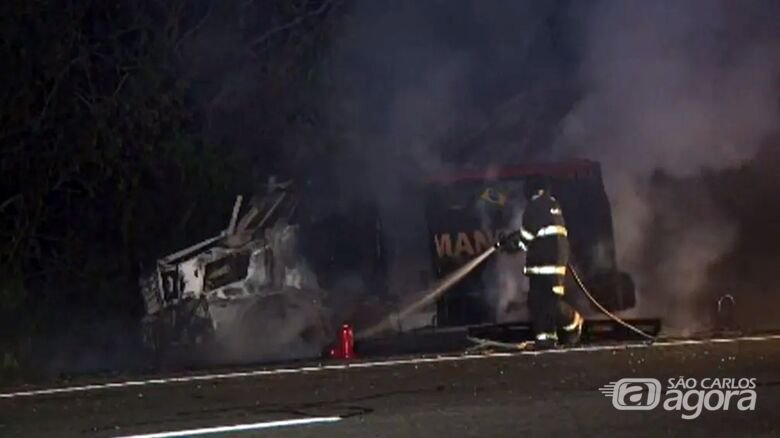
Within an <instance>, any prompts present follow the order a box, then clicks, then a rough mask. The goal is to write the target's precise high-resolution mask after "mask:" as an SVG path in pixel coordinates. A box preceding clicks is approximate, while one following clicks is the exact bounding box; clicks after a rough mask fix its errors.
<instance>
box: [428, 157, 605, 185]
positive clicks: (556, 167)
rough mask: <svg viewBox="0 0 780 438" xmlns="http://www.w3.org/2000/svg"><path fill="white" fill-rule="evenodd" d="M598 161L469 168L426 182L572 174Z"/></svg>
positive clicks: (585, 169)
mask: <svg viewBox="0 0 780 438" xmlns="http://www.w3.org/2000/svg"><path fill="white" fill-rule="evenodd" d="M597 166H598V163H596V162H595V161H590V160H573V161H562V162H558V163H536V164H523V165H513V166H501V167H492V168H488V169H469V170H458V171H454V172H449V173H444V174H440V175H436V176H434V177H432V178H430V179H428V182H430V183H436V184H450V183H454V182H464V181H484V180H497V179H503V178H517V177H524V176H532V175H545V176H563V177H566V176H574V175H576V174H577V173H579V172H584V171H588V170H593V169H594V168H596V167H597Z"/></svg>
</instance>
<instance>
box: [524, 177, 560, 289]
mask: <svg viewBox="0 0 780 438" xmlns="http://www.w3.org/2000/svg"><path fill="white" fill-rule="evenodd" d="M567 235H568V232H567V230H566V222H565V221H564V219H563V212H562V211H561V206H560V204H559V203H558V201H557V200H556V199H555V198H554V197H552V196H551V195H550V194H549V193H548V192H546V191H540V192H539V193H537V194H536V195H534V196H533V197H532V198H531V201H530V203H529V204H528V206H527V207H526V210H525V213H524V214H523V225H522V228H521V229H520V233H518V237H519V239H518V240H517V245H518V247H519V249H522V250H525V251H526V252H527V254H526V259H525V269H524V272H525V274H526V275H565V274H566V264H567V263H568V260H569V241H568V238H567Z"/></svg>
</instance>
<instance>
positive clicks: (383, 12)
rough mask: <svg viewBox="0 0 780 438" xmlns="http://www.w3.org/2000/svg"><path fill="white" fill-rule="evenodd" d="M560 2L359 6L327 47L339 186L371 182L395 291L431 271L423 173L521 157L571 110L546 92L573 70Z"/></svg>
mask: <svg viewBox="0 0 780 438" xmlns="http://www.w3.org/2000/svg"><path fill="white" fill-rule="evenodd" d="M561 4H563V3H562V2H473V1H464V0H457V1H427V2H418V1H399V2H392V3H390V2H355V4H354V10H353V11H352V13H351V14H350V18H349V20H348V22H347V25H346V28H345V30H344V33H343V35H342V37H341V38H340V40H339V41H338V43H337V45H336V48H335V50H334V52H335V56H334V61H333V67H332V72H331V76H332V77H333V80H334V87H333V90H332V94H331V96H330V99H329V101H328V106H329V108H331V109H332V111H331V113H332V118H333V129H334V130H335V133H336V135H337V136H339V137H340V138H341V139H342V142H341V144H342V149H341V151H340V157H339V160H340V162H338V164H337V165H338V166H339V169H340V170H341V174H342V176H343V179H344V180H345V182H344V183H343V184H342V187H346V188H345V191H347V192H349V191H354V190H355V189H354V187H355V186H358V187H359V188H366V187H367V188H368V193H369V196H372V197H374V198H375V199H376V200H378V201H379V203H380V206H381V210H382V216H383V219H384V223H385V224H386V231H387V233H388V236H389V238H388V242H389V246H390V248H389V249H390V250H391V252H392V260H394V261H395V263H394V265H393V266H391V275H390V277H391V285H390V289H391V290H395V291H396V292H399V293H404V292H413V291H415V290H417V289H419V288H420V287H421V286H422V284H421V283H420V282H418V281H416V279H417V278H419V277H417V276H416V275H414V274H415V273H416V272H417V271H419V270H425V269H426V268H427V267H428V266H430V264H431V263H430V259H429V257H430V256H429V254H428V237H427V235H426V234H425V233H426V232H427V228H426V224H425V222H424V217H423V211H422V210H423V208H422V206H423V204H422V203H423V200H422V198H421V193H420V184H421V183H422V182H424V181H425V179H426V178H428V177H430V176H432V175H434V174H436V173H441V172H442V171H445V170H446V169H448V168H450V167H452V166H463V165H464V164H465V163H466V162H470V163H479V164H480V165H483V166H484V165H490V164H492V163H497V162H506V161H515V162H521V161H524V159H525V158H527V157H526V155H527V154H530V153H531V152H532V151H533V149H534V147H536V148H538V147H539V145H540V144H542V143H544V142H545V141H546V142H547V143H549V139H550V138H551V137H552V132H553V126H552V124H550V123H544V121H545V120H547V119H550V118H553V119H554V118H555V117H556V116H555V112H556V111H557V112H558V114H557V117H561V116H562V115H563V114H565V110H566V109H568V107H567V106H566V103H565V102H563V103H561V99H560V98H557V96H556V95H555V93H554V91H555V90H558V89H559V88H561V84H562V83H563V82H564V81H565V79H564V78H565V75H566V70H567V68H568V66H569V64H570V63H571V60H570V59H569V55H570V54H569V53H568V52H567V51H566V47H565V41H564V39H565V36H557V34H556V32H557V31H556V27H557V26H563V24H564V23H563V22H564V21H565V20H566V16H565V14H562V12H563V9H562V8H561V6H560V5H561ZM551 96H552V98H549V99H546V98H548V97H551ZM545 99H546V101H547V103H548V104H547V105H545V104H544V103H545ZM550 102H555V103H557V105H551V104H550ZM518 125H523V126H524V129H522V130H518V129H516V127H517V126H518ZM513 128H515V129H513ZM496 132H501V133H507V132H513V134H511V135H493V134H494V133H496ZM515 134H517V135H515ZM486 143H487V144H486ZM355 181H359V183H358V184H355ZM409 273H412V276H411V278H410V275H409Z"/></svg>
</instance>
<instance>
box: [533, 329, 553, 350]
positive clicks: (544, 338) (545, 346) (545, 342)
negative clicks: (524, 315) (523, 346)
mask: <svg viewBox="0 0 780 438" xmlns="http://www.w3.org/2000/svg"><path fill="white" fill-rule="evenodd" d="M557 345H558V335H557V334H556V333H555V332H550V333H546V332H541V333H537V334H536V340H535V341H534V345H533V349H534V350H549V349H551V348H555V347H557Z"/></svg>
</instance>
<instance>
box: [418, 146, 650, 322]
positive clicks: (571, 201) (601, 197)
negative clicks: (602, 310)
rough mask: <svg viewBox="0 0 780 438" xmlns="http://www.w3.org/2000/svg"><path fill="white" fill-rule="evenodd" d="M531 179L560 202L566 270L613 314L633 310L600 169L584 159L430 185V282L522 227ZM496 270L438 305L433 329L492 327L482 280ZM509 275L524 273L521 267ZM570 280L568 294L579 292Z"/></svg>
mask: <svg viewBox="0 0 780 438" xmlns="http://www.w3.org/2000/svg"><path fill="white" fill-rule="evenodd" d="M532 177H544V178H545V179H547V180H548V181H549V183H550V186H551V190H552V193H553V194H554V196H555V197H556V198H557V199H558V200H559V202H560V203H561V208H562V210H563V212H564V216H565V219H566V226H567V228H568V235H569V241H570V245H571V260H570V261H571V264H572V265H573V266H574V267H575V269H577V271H578V273H579V274H580V275H581V277H583V281H584V282H585V284H586V285H587V286H588V288H589V289H590V290H591V292H592V293H593V294H594V295H595V297H596V299H597V300H598V301H599V302H600V303H601V304H602V305H604V306H605V307H606V308H607V309H608V310H610V311H621V310H627V309H630V308H632V307H634V306H635V304H636V291H635V286H634V283H633V281H632V279H631V277H630V276H629V275H628V274H626V273H624V272H621V271H620V270H619V268H618V263H617V257H616V253H615V241H614V231H613V224H612V211H611V206H610V203H609V199H608V197H607V194H606V191H605V189H604V183H603V180H602V176H601V168H600V165H599V163H597V162H594V161H589V160H573V161H567V162H559V163H546V164H533V165H511V166H502V167H496V168H492V169H489V170H464V171H456V172H450V173H447V174H442V175H439V176H437V177H435V178H432V179H431V180H430V181H429V184H428V189H427V190H426V192H427V200H426V218H427V222H428V230H429V237H430V250H431V256H432V260H433V271H434V274H435V276H436V277H438V278H441V277H443V276H445V275H447V274H448V273H450V272H452V271H453V270H454V269H456V268H458V267H460V266H461V265H462V264H463V263H465V262H466V261H468V260H469V259H470V258H471V257H473V256H474V255H476V254H478V253H479V252H481V251H483V250H484V249H487V248H488V247H489V246H490V245H492V244H493V243H495V242H496V239H499V238H500V237H501V235H502V233H504V232H506V231H508V230H514V229H517V228H518V227H519V225H520V218H521V215H522V210H523V208H524V204H525V199H524V198H525V197H524V190H523V185H524V184H525V183H526V182H527V181H528V179H529V178H532ZM499 257H502V256H499ZM503 257H505V256H503ZM496 269H497V268H496V261H495V258H494V260H491V261H489V262H488V263H486V264H485V265H484V266H483V267H481V268H480V271H481V272H477V273H475V274H474V275H471V276H469V277H468V278H467V279H465V280H464V281H463V282H462V283H461V284H459V285H458V286H457V287H455V289H454V290H451V291H449V292H448V293H447V294H445V295H444V296H443V297H442V298H440V299H439V301H438V302H437V309H436V319H437V321H436V325H439V326H455V325H474V324H480V323H485V322H494V321H491V319H492V317H491V314H490V313H491V309H487V308H486V302H485V296H486V290H487V289H488V288H489V287H488V285H487V284H486V281H485V279H486V278H491V277H490V274H488V276H486V275H484V273H485V272H490V270H493V271H495V270H496ZM513 269H517V270H518V271H519V270H520V269H522V262H519V263H517V264H516V266H515V267H514V268H513ZM568 277H569V278H567V284H566V286H567V291H568V292H567V293H578V292H579V291H578V290H577V289H578V287H577V285H576V283H575V282H574V281H573V279H572V278H570V277H571V275H569V276H568ZM577 298H578V301H579V302H580V307H582V308H589V307H590V305H589V303H586V302H585V301H584V299H583V297H582V296H581V294H579V296H578V297H577ZM521 304H522V303H521ZM493 310H494V309H493Z"/></svg>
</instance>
